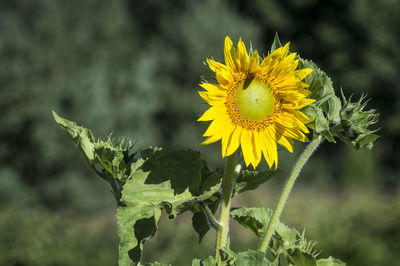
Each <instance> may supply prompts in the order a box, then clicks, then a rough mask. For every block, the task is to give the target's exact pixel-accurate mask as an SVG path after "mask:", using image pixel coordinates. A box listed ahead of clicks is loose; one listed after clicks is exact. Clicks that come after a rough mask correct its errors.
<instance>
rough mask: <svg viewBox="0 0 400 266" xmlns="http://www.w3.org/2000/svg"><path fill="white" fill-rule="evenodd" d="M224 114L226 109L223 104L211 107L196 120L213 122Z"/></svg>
mask: <svg viewBox="0 0 400 266" xmlns="http://www.w3.org/2000/svg"><path fill="white" fill-rule="evenodd" d="M224 113H226V107H225V105H224V104H222V105H215V106H211V107H210V108H209V109H208V110H207V111H205V112H204V114H203V115H202V116H201V117H200V118H199V119H197V121H210V120H215V119H217V118H218V117H220V116H221V115H223V114H224Z"/></svg>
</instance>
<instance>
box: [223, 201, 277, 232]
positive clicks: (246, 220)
mask: <svg viewBox="0 0 400 266" xmlns="http://www.w3.org/2000/svg"><path fill="white" fill-rule="evenodd" d="M230 215H231V216H232V218H233V219H234V220H235V221H237V222H238V223H239V224H241V225H242V226H244V227H245V228H247V229H248V230H250V231H251V232H253V233H254V234H255V235H256V236H257V237H261V236H262V234H263V230H264V227H265V225H268V223H269V220H270V219H271V216H272V210H271V209H265V208H235V209H231V211H230Z"/></svg>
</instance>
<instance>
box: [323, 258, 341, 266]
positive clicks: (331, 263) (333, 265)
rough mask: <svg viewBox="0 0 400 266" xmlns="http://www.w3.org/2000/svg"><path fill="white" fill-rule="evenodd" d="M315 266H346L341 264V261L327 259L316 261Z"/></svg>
mask: <svg viewBox="0 0 400 266" xmlns="http://www.w3.org/2000/svg"><path fill="white" fill-rule="evenodd" d="M317 266H346V263H344V262H342V261H341V260H338V259H334V258H332V257H329V258H327V259H319V260H317Z"/></svg>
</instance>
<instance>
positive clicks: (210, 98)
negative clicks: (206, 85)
mask: <svg viewBox="0 0 400 266" xmlns="http://www.w3.org/2000/svg"><path fill="white" fill-rule="evenodd" d="M198 93H199V95H200V96H201V98H203V99H204V100H205V101H206V102H207V103H208V104H209V105H220V104H224V103H225V102H226V97H223V96H216V95H213V94H211V93H208V92H206V91H199V92H198Z"/></svg>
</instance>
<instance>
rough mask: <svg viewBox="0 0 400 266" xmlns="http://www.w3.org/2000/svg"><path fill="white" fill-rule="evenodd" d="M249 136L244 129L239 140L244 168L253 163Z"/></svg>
mask: <svg viewBox="0 0 400 266" xmlns="http://www.w3.org/2000/svg"><path fill="white" fill-rule="evenodd" d="M250 134H251V132H249V131H248V130H247V129H245V128H244V129H243V131H242V135H241V138H240V144H241V146H242V152H243V157H244V162H245V163H246V166H249V164H250V163H252V162H254V155H253V145H252V142H251V136H250Z"/></svg>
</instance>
